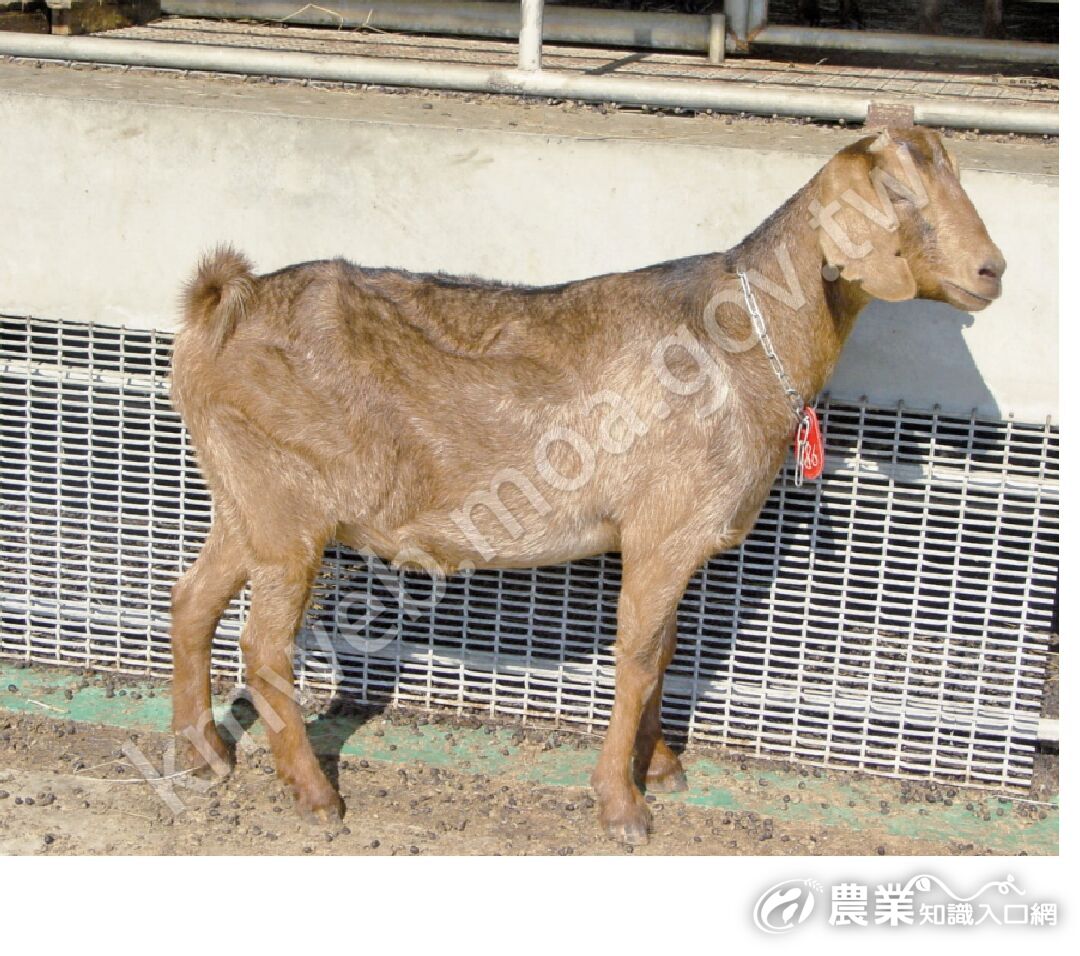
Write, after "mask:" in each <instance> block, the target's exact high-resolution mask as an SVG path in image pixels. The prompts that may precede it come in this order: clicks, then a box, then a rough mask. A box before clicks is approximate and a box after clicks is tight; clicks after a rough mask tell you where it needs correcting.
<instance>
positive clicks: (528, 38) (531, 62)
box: [518, 0, 544, 70]
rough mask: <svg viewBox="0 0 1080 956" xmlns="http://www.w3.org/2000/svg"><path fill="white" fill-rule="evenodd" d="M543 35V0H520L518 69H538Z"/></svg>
mask: <svg viewBox="0 0 1080 956" xmlns="http://www.w3.org/2000/svg"><path fill="white" fill-rule="evenodd" d="M543 36H544V0H521V35H520V36H519V37H518V69H519V70H539V69H540V65H541V63H540V61H541V52H540V47H541V43H542V42H543Z"/></svg>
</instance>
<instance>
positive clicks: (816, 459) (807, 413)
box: [795, 405, 825, 485]
mask: <svg viewBox="0 0 1080 956" xmlns="http://www.w3.org/2000/svg"><path fill="white" fill-rule="evenodd" d="M824 467H825V449H824V447H823V446H822V443H821V426H820V425H819V424H818V417H817V412H815V411H814V409H813V408H811V407H810V406H809V405H807V406H806V407H805V408H804V409H803V415H802V421H801V422H799V428H798V430H797V431H796V432H795V484H796V485H801V484H802V480H803V478H811V479H812V478H820V477H821V472H822V469H823V468H824Z"/></svg>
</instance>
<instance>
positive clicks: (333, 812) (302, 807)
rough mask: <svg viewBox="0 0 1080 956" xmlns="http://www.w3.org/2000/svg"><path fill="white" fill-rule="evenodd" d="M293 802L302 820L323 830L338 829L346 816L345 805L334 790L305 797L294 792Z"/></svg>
mask: <svg viewBox="0 0 1080 956" xmlns="http://www.w3.org/2000/svg"><path fill="white" fill-rule="evenodd" d="M293 800H294V801H295V802H296V812H297V813H298V814H299V815H300V819H301V820H303V821H304V822H305V823H308V824H310V825H311V826H315V827H320V828H323V829H326V828H333V827H336V826H337V824H339V823H340V822H341V818H342V817H343V816H344V815H345V804H344V802H343V801H342V799H341V797H339V796H338V795H337V794H336V793H335V792H334V791H333V790H332V789H331V790H330V792H329V793H320V794H319V795H318V796H310V797H309V796H305V795H304V794H302V793H300V792H298V791H296V790H294V791H293Z"/></svg>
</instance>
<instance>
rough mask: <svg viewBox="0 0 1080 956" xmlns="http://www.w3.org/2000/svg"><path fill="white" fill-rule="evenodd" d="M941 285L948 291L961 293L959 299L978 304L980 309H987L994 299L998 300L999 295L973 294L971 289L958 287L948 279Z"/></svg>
mask: <svg viewBox="0 0 1080 956" xmlns="http://www.w3.org/2000/svg"><path fill="white" fill-rule="evenodd" d="M941 284H942V285H943V286H945V289H946V291H951V292H953V293H959V297H960V298H961V299H965V300H969V301H972V302H975V303H977V305H978V307H979V308H980V309H983V308H986V306H988V305H989V304H990V303H991V302H993V301H994V299H996V298H997V295H992V296H990V295H980V294H979V293H978V292H972V291H971V289H969V288H967V287H966V286H962V285H958V284H957V283H955V282H950V281H949V280H948V279H942V280H941ZM998 295H1000V293H998Z"/></svg>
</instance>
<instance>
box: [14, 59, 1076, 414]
mask: <svg viewBox="0 0 1080 956" xmlns="http://www.w3.org/2000/svg"><path fill="white" fill-rule="evenodd" d="M0 115H2V116H3V122H4V127H5V131H9V135H7V136H5V137H4V139H3V144H2V145H0V176H3V179H2V180H0V181H2V182H4V183H7V184H9V186H8V187H7V190H6V192H5V193H4V194H3V196H2V198H0V213H2V214H3V219H4V222H5V223H7V224H9V228H7V229H5V230H2V231H0V310H2V311H4V312H7V313H10V314H31V313H32V314H37V315H41V316H49V317H65V318H69V319H77V320H83V321H88V322H90V321H94V322H107V323H111V324H126V325H133V326H143V327H145V326H155V327H161V328H172V327H173V326H174V324H175V321H176V298H177V290H178V289H179V287H180V285H181V283H182V282H183V281H184V279H185V278H186V277H187V276H188V274H189V272H190V270H191V268H192V266H193V263H194V261H195V259H196V258H197V256H198V254H199V253H200V252H201V251H202V250H204V249H206V248H207V247H209V246H211V245H213V244H215V243H217V242H219V241H222V240H225V239H228V240H231V241H233V242H235V243H236V244H237V245H238V246H239V247H240V248H242V249H244V250H245V251H246V252H247V253H248V254H249V255H250V256H251V257H252V258H253V259H254V260H255V262H256V263H257V265H258V267H259V268H260V269H262V270H271V269H276V268H280V267H282V266H284V265H287V264H289V263H292V262H297V261H302V260H305V259H312V258H321V257H325V256H333V255H339V254H340V255H345V256H347V257H349V258H351V259H353V260H355V261H357V262H359V263H362V264H365V265H371V266H393V267H400V268H406V269H413V270H418V271H445V272H450V273H473V274H477V275H480V276H485V277H488V278H495V279H503V280H508V281H515V282H528V283H547V282H558V281H565V280H568V279H575V278H580V277H584V276H588V275H594V274H597V273H600V272H606V271H611V270H620V269H629V268H635V267H637V266H641V265H645V264H648V263H650V262H656V261H660V260H663V259H668V258H673V257H677V256H683V255H690V254H695V253H701V252H708V251H715V250H718V249H723V248H726V247H728V246H730V245H732V244H733V243H735V242H736V241H738V240H739V239H740V238H741V237H742V236H743V235H745V234H746V233H747V232H749V231H750V230H751V229H752V228H754V227H755V226H756V225H757V224H758V223H759V222H760V221H761V220H762V219H764V218H765V217H766V216H767V215H768V214H769V213H770V212H772V211H773V210H774V209H775V208H776V207H777V206H778V205H779V204H780V203H781V202H782V201H783V200H784V199H786V198H787V197H788V196H789V195H790V194H791V193H793V192H794V191H795V190H797V189H798V188H799V187H801V186H802V185H803V183H804V182H805V181H806V180H807V179H809V178H810V176H811V175H813V173H814V172H815V171H816V170H817V168H818V167H819V166H820V165H821V163H822V162H823V161H824V160H825V158H827V157H828V156H829V155H830V154H831V153H833V152H834V151H835V150H837V149H838V148H840V147H841V146H843V145H844V144H845V143H847V142H850V141H851V140H852V139H854V138H856V137H858V136H860V135H863V134H862V132H861V131H857V130H843V129H825V128H820V127H814V126H799V125H794V124H788V123H763V122H745V123H741V122H738V121H736V122H733V123H726V122H725V121H724V120H722V119H720V118H718V117H705V116H702V117H696V118H694V117H671V116H646V115H640V114H631V113H626V112H618V113H614V112H613V113H607V114H603V113H600V112H598V111H596V110H593V109H584V110H569V111H564V110H563V109H560V108H558V107H549V106H544V105H540V104H534V103H530V104H524V103H515V102H512V101H506V100H500V101H493V100H480V99H474V98H472V97H461V96H440V95H423V94H411V95H401V94H393V95H392V94H388V93H379V92H375V91H370V90H368V91H361V90H342V89H334V90H327V89H315V88H304V87H302V86H300V85H298V84H265V83H250V82H245V81H244V80H242V79H229V80H226V79H209V78H195V77H188V78H184V77H179V76H176V75H169V74H162V73H145V72H137V71H133V72H130V73H120V72H118V71H115V70H92V69H67V68H64V67H60V66H44V67H42V68H39V69H35V68H34V67H32V66H31V65H29V64H0ZM950 145H951V146H952V147H953V148H954V150H955V152H956V153H957V155H958V157H959V159H960V162H961V164H962V165H963V166H964V167H965V169H966V172H965V177H964V179H965V184H966V186H967V188H968V190H969V192H970V194H971V196H972V198H973V200H974V201H975V203H976V205H977V206H978V207H979V209H980V211H981V212H982V215H983V218H984V219H985V220H986V223H987V226H988V228H989V230H990V232H991V234H992V235H993V236H994V238H995V239H996V241H997V242H998V243H999V245H1000V246H1001V247H1002V249H1003V251H1004V252H1005V255H1006V257H1007V259H1008V260H1009V272H1008V274H1007V276H1006V281H1005V287H1006V292H1005V295H1004V297H1003V298H1002V300H1001V301H1000V302H999V303H996V304H995V305H994V306H993V307H992V308H991V309H989V310H987V311H986V312H984V313H982V314H980V315H979V316H978V317H976V318H974V319H973V318H972V317H971V316H969V315H966V314H965V313H961V312H957V311H955V310H953V309H951V308H949V307H947V306H944V305H940V304H936V303H925V302H917V303H905V304H903V305H893V306H890V305H886V304H883V303H877V304H875V305H874V306H872V307H871V308H870V309H868V310H867V313H866V314H865V315H864V316H863V318H862V319H861V320H860V324H859V327H858V329H857V331H856V333H855V336H854V338H853V341H852V343H851V345H850V346H849V348H848V350H847V352H846V353H845V356H844V358H843V360H842V362H841V365H840V367H839V368H838V370H837V372H836V375H835V376H834V379H833V382H832V384H831V389H832V391H833V393H834V394H836V395H838V396H841V397H845V398H856V399H857V398H859V397H861V396H863V395H865V396H867V397H868V398H869V399H870V400H871V401H872V402H875V403H880V404H891V403H894V402H896V401H897V400H903V401H905V402H906V403H908V404H909V405H911V406H914V407H920V408H925V407H929V406H931V405H934V404H940V405H941V406H942V408H943V409H945V410H946V411H951V412H958V413H967V412H969V411H971V409H972V408H978V409H979V410H980V411H981V412H982V413H983V414H987V415H993V416H1005V415H1008V414H1015V415H1016V416H1018V417H1019V418H1022V419H1026V420H1032V421H1042V420H1044V419H1045V418H1046V417H1047V416H1056V414H1057V407H1058V405H1057V314H1058V301H1057V273H1056V262H1057V253H1058V248H1057V216H1058V180H1057V150H1056V144H1055V143H1049V142H1048V143H1041V142H1026V143H1009V142H987V141H979V140H966V139H953V140H951V141H950ZM27 168H31V169H36V170H39V172H40V180H39V182H37V183H35V185H34V187H32V188H30V187H26V188H22V187H20V188H11V186H10V184H18V183H25V170H26V169H27Z"/></svg>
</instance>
